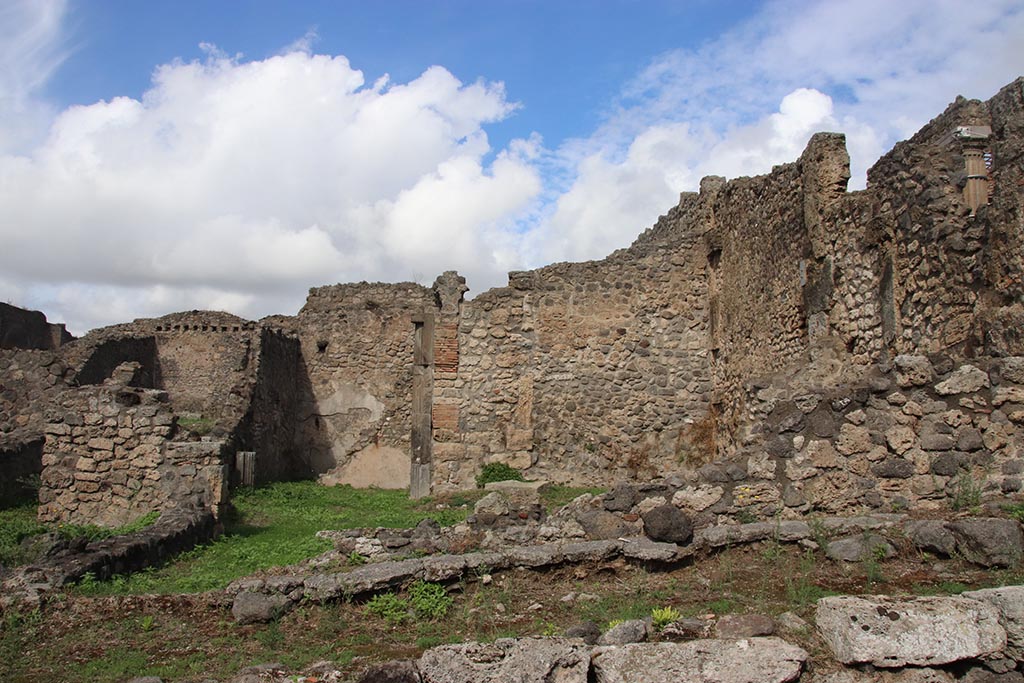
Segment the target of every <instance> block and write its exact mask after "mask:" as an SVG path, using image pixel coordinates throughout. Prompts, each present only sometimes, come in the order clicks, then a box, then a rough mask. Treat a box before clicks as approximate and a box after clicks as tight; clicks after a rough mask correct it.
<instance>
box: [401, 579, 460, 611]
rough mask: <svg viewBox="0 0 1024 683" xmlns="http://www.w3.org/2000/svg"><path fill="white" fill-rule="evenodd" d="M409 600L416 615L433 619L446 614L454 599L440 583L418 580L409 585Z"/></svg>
mask: <svg viewBox="0 0 1024 683" xmlns="http://www.w3.org/2000/svg"><path fill="white" fill-rule="evenodd" d="M409 601H410V602H411V603H412V609H413V611H414V612H415V613H416V616H417V617H419V618H421V619H430V620H434V619H440V618H441V617H443V616H444V615H445V614H447V613H448V608H450V607H451V606H452V603H453V602H455V599H454V598H452V596H450V595H448V591H446V590H445V589H444V586H442V585H441V584H438V583H428V582H426V581H423V580H420V581H417V582H416V583H414V584H412V586H410V587H409Z"/></svg>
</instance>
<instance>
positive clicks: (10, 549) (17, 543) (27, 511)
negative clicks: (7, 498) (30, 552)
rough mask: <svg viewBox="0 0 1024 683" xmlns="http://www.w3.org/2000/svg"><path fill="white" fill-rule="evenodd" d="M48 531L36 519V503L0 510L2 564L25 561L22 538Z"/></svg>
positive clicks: (0, 557)
mask: <svg viewBox="0 0 1024 683" xmlns="http://www.w3.org/2000/svg"><path fill="white" fill-rule="evenodd" d="M46 531H47V528H46V527H45V526H43V525H42V524H40V523H39V522H38V521H36V504H35V503H25V504H23V505H18V506H17V507H12V508H7V509H6V510H0V565H3V566H5V567H11V566H14V565H18V564H21V563H22V562H24V561H25V557H24V551H23V549H22V547H21V542H22V540H24V539H26V538H28V537H29V536H35V535H36V534H41V533H45V532H46Z"/></svg>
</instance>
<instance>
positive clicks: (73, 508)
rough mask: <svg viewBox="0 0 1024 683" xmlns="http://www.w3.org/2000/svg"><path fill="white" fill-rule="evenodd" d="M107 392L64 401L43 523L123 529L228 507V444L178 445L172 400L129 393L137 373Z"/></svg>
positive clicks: (44, 489) (52, 426)
mask: <svg viewBox="0 0 1024 683" xmlns="http://www.w3.org/2000/svg"><path fill="white" fill-rule="evenodd" d="M122 367H123V368H127V372H126V373H122V374H120V376H118V375H119V371H118V372H115V378H114V379H113V380H111V381H109V382H107V383H106V384H104V385H94V386H87V387H80V388H75V389H71V390H68V391H66V392H65V393H63V394H61V396H59V397H58V398H57V400H56V402H55V406H54V408H55V409H54V410H51V411H50V419H49V421H48V422H47V424H46V426H45V432H46V443H45V445H44V448H43V458H42V464H43V473H42V486H41V488H40V491H39V502H40V506H39V519H40V520H41V521H44V522H68V523H75V524H99V525H104V526H118V525H122V524H126V523H128V522H131V521H133V520H134V519H136V518H138V517H141V516H142V515H145V514H147V513H149V512H151V511H153V510H165V509H169V508H174V507H180V506H187V505H195V506H199V507H202V508H206V509H212V510H214V512H215V513H216V512H217V510H218V508H219V506H220V505H221V504H222V503H223V502H224V501H225V500H226V494H227V483H228V482H227V463H226V457H225V456H224V455H222V447H223V443H222V442H182V443H177V442H172V441H170V438H171V437H172V436H173V435H174V432H175V428H176V426H175V416H174V413H173V412H172V410H171V408H170V406H169V404H168V397H167V394H166V393H165V392H163V391H159V390H153V389H141V388H135V387H129V386H126V384H125V383H124V381H125V380H126V379H128V378H129V377H130V376H131V370H132V368H131V367H130V366H127V365H126V366H122Z"/></svg>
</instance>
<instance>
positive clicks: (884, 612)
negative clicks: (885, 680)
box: [815, 595, 1006, 668]
mask: <svg viewBox="0 0 1024 683" xmlns="http://www.w3.org/2000/svg"><path fill="white" fill-rule="evenodd" d="M815 621H816V623H817V626H818V630H819V631H820V632H821V635H822V637H823V638H824V639H825V642H826V643H827V644H828V646H829V648H830V649H831V650H832V653H833V654H834V655H835V657H836V659H838V660H839V661H840V662H842V663H843V664H863V663H869V664H872V665H874V666H878V667H885V668H894V667H901V666H907V665H913V666H938V665H941V664H948V663H950V662H956V661H959V660H961V659H971V658H977V657H983V656H987V655H992V654H995V653H997V652H1001V651H1002V650H1003V648H1004V647H1005V646H1006V631H1005V630H1004V629H1003V627H1002V626H1000V625H999V612H998V611H997V610H996V608H995V607H993V606H991V605H988V604H985V603H981V602H978V601H977V600H970V599H968V598H962V597H940V598H916V599H912V600H900V599H898V598H889V597H885V596H862V597H857V596H849V595H844V596H837V597H829V598H822V599H821V600H819V601H818V606H817V609H816V611H815Z"/></svg>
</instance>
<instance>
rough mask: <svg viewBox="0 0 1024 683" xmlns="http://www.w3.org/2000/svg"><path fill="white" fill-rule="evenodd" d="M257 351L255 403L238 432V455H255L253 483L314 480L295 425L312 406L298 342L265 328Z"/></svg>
mask: <svg viewBox="0 0 1024 683" xmlns="http://www.w3.org/2000/svg"><path fill="white" fill-rule="evenodd" d="M259 351H260V352H259V355H258V357H257V358H256V360H255V362H254V364H255V366H256V378H255V387H254V389H253V394H252V400H251V403H250V405H249V410H248V412H247V413H246V415H245V417H244V418H243V420H242V422H241V424H240V425H239V426H238V428H237V429H236V431H235V439H236V442H237V444H238V446H239V449H240V450H246V451H252V452H254V453H255V454H256V455H255V458H256V463H255V470H254V474H255V479H254V481H253V483H265V482H269V481H280V480H285V479H299V478H304V477H310V476H312V475H313V474H314V472H313V468H312V465H311V463H310V462H309V446H310V444H309V443H306V442H304V441H302V440H301V439H300V438H299V435H300V433H301V430H300V429H299V425H298V424H297V422H296V420H295V416H296V415H297V414H299V413H300V412H301V411H302V410H303V408H305V407H307V406H308V405H309V403H310V402H311V401H312V400H313V396H312V390H311V387H310V385H309V381H308V376H307V373H306V369H305V366H304V364H303V361H302V352H301V348H300V345H299V341H298V339H297V338H295V337H293V336H289V335H287V334H283V333H282V332H279V331H276V330H274V329H271V328H267V327H265V328H263V329H262V331H261V335H260V344H259Z"/></svg>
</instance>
